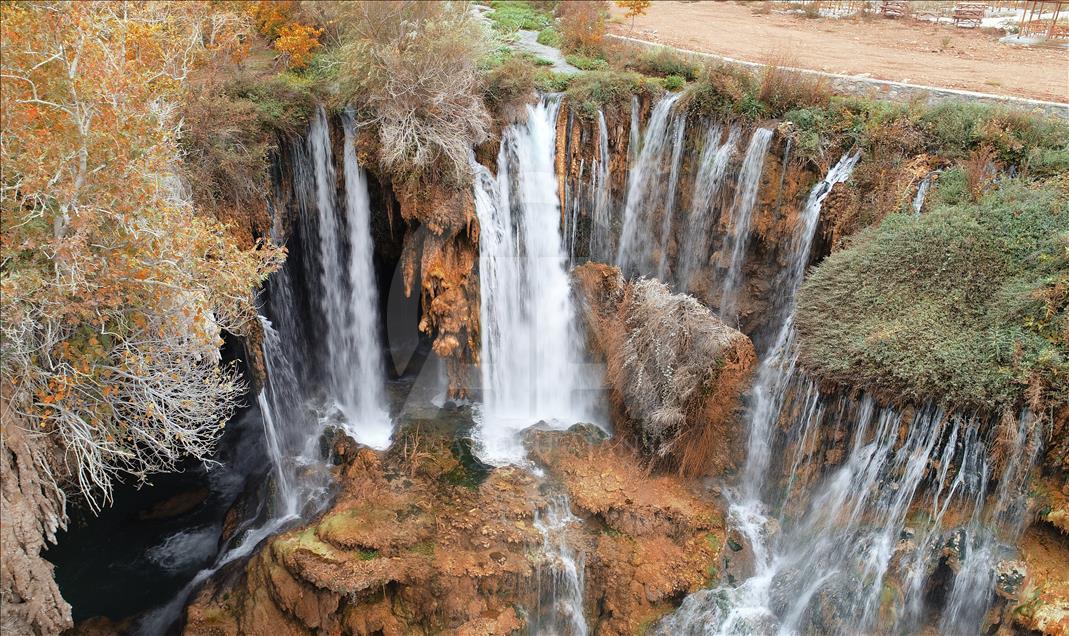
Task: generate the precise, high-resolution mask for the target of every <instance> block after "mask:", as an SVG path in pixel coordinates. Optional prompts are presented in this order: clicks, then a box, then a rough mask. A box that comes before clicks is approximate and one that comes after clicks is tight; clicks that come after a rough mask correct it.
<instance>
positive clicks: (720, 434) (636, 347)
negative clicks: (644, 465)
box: [572, 263, 757, 475]
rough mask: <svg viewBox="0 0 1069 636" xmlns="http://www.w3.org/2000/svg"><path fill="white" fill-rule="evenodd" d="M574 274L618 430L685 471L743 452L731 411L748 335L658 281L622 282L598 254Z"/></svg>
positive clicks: (708, 467) (709, 467) (716, 465)
mask: <svg viewBox="0 0 1069 636" xmlns="http://www.w3.org/2000/svg"><path fill="white" fill-rule="evenodd" d="M572 276H573V279H574V281H575V287H576V289H577V291H578V295H579V298H580V299H581V301H582V303H581V304H582V307H583V316H584V319H585V322H586V325H587V330H588V334H589V341H590V346H591V349H592V350H593V351H594V352H596V353H597V354H599V355H600V356H602V357H603V359H604V361H605V364H606V371H607V372H606V378H607V380H608V382H609V384H610V393H611V396H612V402H613V406H614V415H615V417H614V420H615V425H616V428H617V430H619V431H622V432H624V433H625V434H626V435H627V436H629V437H630V438H631V439H632V440H633V441H635V442H636V443H637V444H638V445H639V446H640V447H641V448H642V449H643V451H644V452H645V454H646V455H647V456H648V457H650V458H651V459H652V460H654V462H655V463H657V464H663V465H667V466H670V467H672V468H676V469H678V470H679V471H680V472H681V473H683V474H689V475H696V474H701V473H703V472H709V473H712V474H722V473H723V472H724V471H725V470H727V469H728V468H729V467H731V466H732V465H734V463H735V462H737V461H738V460H739V459H741V458H742V457H743V456H744V452H743V450H742V447H741V444H742V443H743V437H744V431H742V430H741V428H740V427H738V426H734V423H735V418H734V411H735V408H736V407H737V406H738V403H739V396H740V394H741V393H742V391H743V390H745V388H746V387H747V385H748V382H749V378H750V375H751V373H752V371H753V368H754V365H755V364H756V361H757V357H756V354H755V353H754V348H753V344H752V343H751V342H750V339H749V338H747V337H746V336H745V335H744V334H742V333H741V332H739V331H738V330H736V329H732V328H731V327H728V326H727V325H725V324H724V323H723V321H721V320H720V319H719V318H718V317H717V316H716V315H715V314H713V313H712V312H711V311H710V310H709V309H708V308H706V307H705V306H703V305H702V304H701V303H699V302H698V301H697V300H695V299H694V298H693V297H691V296H687V295H684V294H672V293H671V292H670V291H669V289H668V288H667V286H665V285H664V284H662V283H660V282H658V281H655V280H649V279H640V280H638V281H632V282H626V281H624V279H623V277H622V276H621V274H620V271H619V270H618V269H617V268H615V267H611V266H608V265H601V264H597V263H587V264H584V265H581V266H579V267H577V268H575V270H574V271H573V274H572Z"/></svg>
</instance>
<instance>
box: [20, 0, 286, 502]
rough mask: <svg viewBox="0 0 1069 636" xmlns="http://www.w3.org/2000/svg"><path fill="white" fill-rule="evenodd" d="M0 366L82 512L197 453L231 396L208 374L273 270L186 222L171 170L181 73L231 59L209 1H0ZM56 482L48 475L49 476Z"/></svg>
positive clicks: (222, 22) (236, 39)
mask: <svg viewBox="0 0 1069 636" xmlns="http://www.w3.org/2000/svg"><path fill="white" fill-rule="evenodd" d="M0 14H2V27H0V46H2V47H3V51H4V55H3V60H2V62H0V91H2V93H3V100H2V106H0V114H2V118H0V119H2V121H3V124H2V129H0V139H2V143H0V160H2V164H3V176H2V179H0V211H2V219H0V291H2V294H3V298H4V303H3V308H2V312H3V344H2V347H0V364H2V371H3V376H4V378H5V381H10V382H11V383H12V385H13V389H14V390H13V395H12V407H13V408H14V409H15V410H16V411H17V412H18V413H19V414H21V415H22V416H23V417H24V418H26V419H27V420H28V421H30V422H32V424H33V426H34V429H35V430H36V431H37V432H38V433H41V434H46V435H49V436H50V437H52V438H53V439H54V440H56V441H57V442H58V443H59V446H60V447H61V448H62V449H63V451H64V453H65V455H66V457H65V458H64V461H65V464H66V466H67V467H68V469H69V471H70V472H71V477H72V479H71V481H72V482H73V484H74V485H75V488H76V490H78V491H80V492H81V493H82V494H83V495H84V496H85V499H86V501H87V502H88V503H89V505H90V506H91V507H93V508H94V509H97V508H99V507H100V506H101V505H103V504H105V503H106V502H107V501H108V500H109V499H110V496H111V489H112V483H113V480H114V478H115V477H116V476H118V475H120V474H124V473H125V474H129V475H133V476H134V477H135V478H137V479H144V478H146V476H147V475H149V474H150V473H152V472H156V471H161V470H169V469H174V468H176V467H177V466H178V464H179V462H180V461H182V460H183V459H184V458H186V457H188V456H193V457H199V458H205V457H207V455H208V454H209V453H210V452H211V450H212V448H213V445H214V441H215V439H216V437H217V436H218V433H219V429H220V428H221V427H222V425H223V423H224V422H225V421H226V419H228V418H229V416H230V414H231V413H232V412H233V409H234V407H235V405H236V400H237V398H238V397H239V396H240V395H241V393H242V391H243V385H242V382H241V380H240V378H239V377H238V374H237V371H236V369H234V368H232V367H225V366H222V365H221V364H220V357H219V345H220V344H221V342H222V341H221V338H220V336H221V330H223V329H226V330H227V331H230V332H231V333H237V334H240V333H243V331H244V330H245V328H246V326H247V325H248V324H250V321H251V320H252V319H254V317H255V308H254V306H253V303H252V290H253V288H254V287H255V286H257V285H258V284H259V283H261V282H262V281H263V280H264V279H265V277H266V276H267V274H268V273H270V272H271V271H273V270H274V269H275V268H277V267H278V265H279V264H280V262H281V258H282V256H283V252H282V251H281V250H278V249H275V248H273V247H271V246H269V245H259V246H256V247H255V248H253V249H248V250H240V249H238V248H237V247H236V246H235V244H234V240H233V238H232V237H231V236H230V234H229V233H228V232H227V229H226V228H225V227H224V226H222V225H220V224H218V223H217V222H215V221H212V220H209V219H206V218H203V217H201V216H199V215H197V214H196V213H195V210H194V209H193V207H192V204H191V203H190V202H189V199H188V196H187V194H186V192H187V190H188V188H186V187H185V186H184V185H183V184H182V183H181V180H180V178H179V177H178V174H179V173H180V172H181V171H180V166H179V165H178V158H179V157H180V156H181V153H180V151H179V145H178V141H179V138H180V136H181V135H182V133H183V129H182V122H181V121H179V119H178V118H177V117H176V115H175V113H176V111H177V104H178V102H179V100H180V99H182V96H183V86H184V84H185V81H186V78H187V76H188V75H189V73H190V71H191V70H192V69H194V68H196V67H197V65H199V64H202V63H204V61H205V60H206V59H207V58H208V57H210V56H212V55H217V54H220V53H221V52H224V51H232V52H233V53H234V54H240V49H241V46H242V44H241V43H242V40H243V38H244V37H246V32H245V29H246V28H247V24H246V22H247V20H246V19H244V18H243V17H241V16H240V15H239V14H237V13H234V12H231V11H229V10H228V9H226V8H225V7H222V8H218V6H217V5H215V4H214V3H137V4H131V3H124V2H95V3H78V2H76V3H65V2H64V3H61V2H40V3H25V4H23V3H19V4H15V3H4V4H3V5H0ZM64 477H65V476H64Z"/></svg>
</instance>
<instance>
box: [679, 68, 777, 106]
mask: <svg viewBox="0 0 1069 636" xmlns="http://www.w3.org/2000/svg"><path fill="white" fill-rule="evenodd" d="M756 96H757V83H756V81H755V80H754V77H753V75H752V74H750V73H749V71H747V70H745V69H743V68H741V67H739V66H735V65H733V64H724V63H718V64H710V65H709V66H706V67H705V69H703V70H702V73H701V75H700V77H699V78H698V81H696V82H695V83H694V84H692V85H691V86H690V87H689V88H688V89H687V92H686V93H684V95H683V98H682V100H683V101H682V105H684V106H685V107H686V108H687V109H688V110H690V111H691V112H696V113H700V114H702V115H710V116H731V115H739V114H744V115H751V116H755V117H756V116H758V115H760V111H761V108H760V104H759V103H758V102H757V101H756V100H757V97H756Z"/></svg>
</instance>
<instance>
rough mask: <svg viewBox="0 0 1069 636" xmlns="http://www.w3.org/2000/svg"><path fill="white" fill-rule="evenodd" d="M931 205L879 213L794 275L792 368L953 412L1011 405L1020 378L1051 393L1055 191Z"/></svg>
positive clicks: (1059, 197)
mask: <svg viewBox="0 0 1069 636" xmlns="http://www.w3.org/2000/svg"><path fill="white" fill-rule="evenodd" d="M955 181H956V177H954V176H953V175H950V176H949V179H948V178H947V176H946V175H945V176H944V178H943V179H940V184H939V186H938V187H937V190H942V189H944V188H947V187H951V188H957V189H960V187H959V186H958V185H956V184H955ZM936 199H937V201H938V202H937V203H936V204H935V205H933V207H932V209H931V210H930V211H929V212H927V213H925V214H923V215H921V216H914V215H912V214H901V213H898V214H891V215H889V216H887V217H886V218H885V219H884V220H883V222H882V223H880V224H879V225H878V226H875V227H871V228H868V229H866V230H863V231H862V232H861V233H859V235H858V236H857V237H856V239H855V241H854V242H853V244H852V246H851V247H849V248H848V249H844V250H841V251H839V252H836V253H834V254H832V255H831V256H830V257H828V258H827V259H826V260H825V261H824V262H823V263H822V264H821V265H820V266H819V267H818V268H817V269H816V270H815V271H814V273H813V274H812V275H811V276H810V277H809V278H808V279H807V280H806V282H805V284H804V285H803V287H802V290H801V292H800V294H799V299H798V311H797V326H798V333H799V343H800V348H799V352H800V359H801V362H802V364H803V365H804V366H805V367H806V368H808V369H809V370H811V371H812V372H813V373H815V374H816V375H818V376H819V377H821V378H826V379H830V380H834V381H838V382H842V383H848V384H851V385H853V386H861V387H867V388H869V389H873V390H876V391H877V392H881V393H885V394H888V395H894V396H898V397H903V398H907V399H915V400H923V399H925V398H928V397H935V396H941V397H942V399H943V401H944V403H946V404H947V405H951V406H957V407H975V408H993V407H997V406H1000V405H1016V404H1018V403H1019V402H1020V401H1021V400H1022V399H1023V397H1024V392H1025V389H1026V388H1027V387H1028V386H1029V384H1030V383H1032V382H1039V383H1040V385H1041V386H1045V387H1050V388H1052V387H1059V386H1061V387H1064V386H1065V383H1066V382H1069V343H1067V342H1066V338H1065V334H1066V333H1069V313H1067V305H1069V291H1067V288H1069V247H1067V245H1069V194H1067V192H1066V190H1065V186H1064V184H1062V185H1053V184H1052V185H1045V186H1043V185H1037V184H1034V183H1033V184H1030V183H1026V182H1024V181H1023V180H1020V179H1018V180H1010V179H1007V180H1005V181H1004V182H1003V183H1002V184H1001V187H999V188H998V189H997V190H995V191H992V192H989V193H988V194H987V195H986V196H984V197H983V198H982V199H981V200H980V201H978V202H972V201H971V200H969V198H968V197H967V196H965V195H964V194H963V193H961V192H956V193H955V194H953V195H952V196H947V195H945V194H941V193H938V192H937V194H936ZM1052 393H1057V391H1052ZM1055 397H1057V396H1055ZM1066 398H1067V396H1065V395H1061V396H1060V397H1058V399H1059V400H1061V401H1065V400H1066Z"/></svg>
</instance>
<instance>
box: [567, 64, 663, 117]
mask: <svg viewBox="0 0 1069 636" xmlns="http://www.w3.org/2000/svg"><path fill="white" fill-rule="evenodd" d="M662 91H663V88H662V87H661V85H660V83H659V82H656V81H655V80H650V79H649V78H646V77H643V76H642V75H639V74H638V73H627V72H620V71H591V72H589V73H582V74H579V75H576V76H574V77H573V78H572V79H571V81H570V82H569V84H568V92H567V97H568V103H569V104H571V106H572V107H573V108H575V109H576V112H577V113H578V114H579V115H580V116H583V117H587V118H593V117H595V116H597V112H598V109H599V108H603V107H605V106H609V105H616V106H621V105H623V104H627V103H629V102H630V101H631V96H632V95H634V94H642V95H654V94H658V93H660V92H662Z"/></svg>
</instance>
